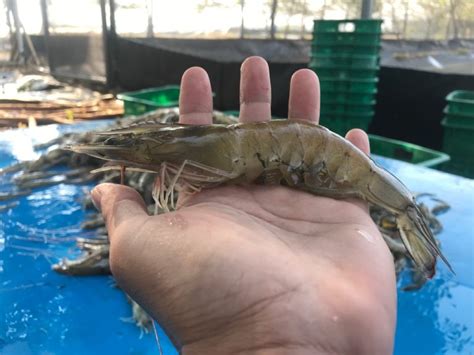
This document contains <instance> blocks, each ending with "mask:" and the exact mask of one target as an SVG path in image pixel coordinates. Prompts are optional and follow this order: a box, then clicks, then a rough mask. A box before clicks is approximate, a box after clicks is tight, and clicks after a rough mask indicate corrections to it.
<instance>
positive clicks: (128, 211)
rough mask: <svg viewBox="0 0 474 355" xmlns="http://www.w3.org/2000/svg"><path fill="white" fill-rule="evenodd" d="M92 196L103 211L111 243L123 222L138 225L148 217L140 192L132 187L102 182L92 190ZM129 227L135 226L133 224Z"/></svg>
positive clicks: (95, 203)
mask: <svg viewBox="0 0 474 355" xmlns="http://www.w3.org/2000/svg"><path fill="white" fill-rule="evenodd" d="M91 198H92V201H93V203H94V205H95V206H96V208H97V209H98V210H99V211H101V212H102V216H103V217H104V220H105V223H106V225H107V230H108V234H109V239H110V242H111V243H113V239H114V238H115V237H116V235H117V233H116V231H117V228H118V227H119V226H120V225H121V224H122V223H125V222H126V223H130V224H137V225H138V224H139V223H141V222H143V219H145V218H147V217H148V213H147V209H146V206H145V202H144V201H143V199H142V197H141V196H140V194H139V193H138V192H137V191H136V190H134V189H132V188H130V187H127V186H123V185H116V184H109V183H107V184H100V185H98V186H97V187H95V188H94V189H93V190H92V192H91ZM127 227H132V228H133V226H132V225H128V226H127Z"/></svg>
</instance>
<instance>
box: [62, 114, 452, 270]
mask: <svg viewBox="0 0 474 355" xmlns="http://www.w3.org/2000/svg"><path fill="white" fill-rule="evenodd" d="M97 135H98V136H99V137H102V141H97V142H96V143H92V144H84V145H75V146H70V147H68V148H67V149H70V150H72V151H74V152H77V153H85V154H88V155H90V156H93V157H96V158H99V159H103V160H107V161H110V162H111V163H112V164H115V166H112V167H110V168H111V169H113V168H117V169H119V168H120V167H127V169H131V170H138V171H147V172H153V173H156V174H158V178H157V187H156V190H155V194H156V200H157V202H158V203H159V205H160V206H161V207H162V208H163V209H164V210H165V211H169V209H168V208H167V206H168V204H170V205H171V208H174V207H175V206H174V191H177V192H182V191H185V192H193V191H199V190H201V189H202V188H209V187H214V186H218V185H223V184H249V183H263V184H284V185H287V186H289V187H292V188H296V189H300V190H304V191H307V192H309V193H312V194H316V195H322V196H327V197H332V198H336V199H344V198H351V197H356V198H360V199H363V200H365V201H367V202H368V203H370V204H373V205H376V206H378V207H381V208H383V209H385V210H387V211H389V212H391V213H393V214H394V215H395V218H396V223H397V227H398V229H399V231H400V235H401V239H402V241H403V244H404V245H405V248H406V250H407V252H408V254H409V255H410V257H411V258H412V259H413V261H414V262H415V264H416V265H417V266H418V267H419V269H420V270H421V271H422V272H423V273H424V275H425V276H426V277H428V278H431V277H432V276H433V275H434V273H435V266H436V258H437V256H439V257H440V258H441V259H442V260H443V261H444V262H445V263H446V265H447V266H448V267H449V268H450V269H451V267H450V265H449V263H448V261H447V259H446V258H445V257H444V256H443V254H442V253H441V251H440V249H439V247H438V245H437V243H436V241H435V239H434V236H433V234H432V232H431V230H430V229H429V228H428V226H427V224H426V222H425V220H424V217H423V214H422V212H421V210H420V209H419V207H418V206H417V204H416V201H415V198H414V197H413V195H412V194H411V193H410V191H409V190H408V189H407V188H406V187H405V186H404V185H403V184H402V183H401V182H400V181H399V180H398V179H397V178H396V177H395V176H393V175H391V174H390V173H389V172H388V171H386V170H384V169H383V168H381V167H379V166H378V165H376V164H375V162H374V161H373V160H371V159H370V158H369V157H368V156H367V155H365V154H364V153H363V152H362V151H360V150H359V149H357V148H356V147H355V146H354V145H352V144H351V143H350V142H349V141H347V140H346V139H344V138H342V137H340V136H339V135H337V134H335V133H333V132H331V131H329V130H328V129H326V128H325V127H322V126H319V125H316V124H313V123H310V122H307V121H302V120H273V121H271V122H264V123H261V122H260V123H243V124H233V125H216V124H214V125H206V126H189V125H163V124H153V125H146V124H145V125H137V126H133V127H129V128H123V129H118V130H112V131H105V132H99V133H97ZM104 169H107V168H104ZM99 170H101V169H99ZM451 270H452V269H451Z"/></svg>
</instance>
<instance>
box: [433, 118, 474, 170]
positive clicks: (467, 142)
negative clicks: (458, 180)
mask: <svg viewBox="0 0 474 355" xmlns="http://www.w3.org/2000/svg"><path fill="white" fill-rule="evenodd" d="M441 125H442V126H443V151H444V152H446V153H448V154H449V155H450V156H451V161H450V162H449V163H447V164H445V165H444V166H443V170H444V171H447V172H450V173H452V174H457V175H462V176H466V177H470V178H474V124H473V123H472V121H471V122H470V123H468V124H461V123H459V122H452V121H451V120H450V118H448V117H445V118H444V119H443V121H441Z"/></svg>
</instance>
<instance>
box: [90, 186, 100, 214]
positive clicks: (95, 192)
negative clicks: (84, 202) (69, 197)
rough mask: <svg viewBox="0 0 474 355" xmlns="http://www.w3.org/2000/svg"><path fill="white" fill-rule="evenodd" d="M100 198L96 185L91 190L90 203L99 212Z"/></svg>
mask: <svg viewBox="0 0 474 355" xmlns="http://www.w3.org/2000/svg"><path fill="white" fill-rule="evenodd" d="M100 198H101V193H100V190H99V189H98V188H97V187H95V188H93V189H92V190H91V200H92V204H93V205H94V207H95V208H96V209H97V211H99V212H100Z"/></svg>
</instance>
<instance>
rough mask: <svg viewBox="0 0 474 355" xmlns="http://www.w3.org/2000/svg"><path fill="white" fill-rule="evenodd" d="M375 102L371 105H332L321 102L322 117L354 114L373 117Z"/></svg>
mask: <svg viewBox="0 0 474 355" xmlns="http://www.w3.org/2000/svg"><path fill="white" fill-rule="evenodd" d="M374 105H375V101H373V102H372V103H370V104H365V105H364V104H349V103H343V104H341V103H331V102H327V101H323V100H321V115H340V114H353V115H356V116H359V115H363V116H373V115H374Z"/></svg>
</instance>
